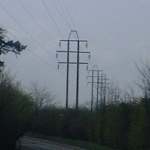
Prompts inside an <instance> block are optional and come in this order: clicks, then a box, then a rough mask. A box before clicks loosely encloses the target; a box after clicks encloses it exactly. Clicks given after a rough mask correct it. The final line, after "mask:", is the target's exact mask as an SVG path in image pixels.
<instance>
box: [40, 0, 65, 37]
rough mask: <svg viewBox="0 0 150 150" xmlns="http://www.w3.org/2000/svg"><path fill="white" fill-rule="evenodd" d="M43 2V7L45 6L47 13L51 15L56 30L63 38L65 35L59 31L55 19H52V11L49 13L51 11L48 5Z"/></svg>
mask: <svg viewBox="0 0 150 150" xmlns="http://www.w3.org/2000/svg"><path fill="white" fill-rule="evenodd" d="M41 1H42V3H43V5H44V7H45V9H46V11H47V13H48V14H49V16H50V18H51V19H52V21H53V23H54V25H55V26H56V28H57V30H58V32H59V34H60V35H61V36H62V37H63V34H62V33H61V31H60V29H59V27H58V25H57V23H56V22H55V20H54V18H53V17H52V15H51V13H50V11H49V9H48V7H47V5H46V3H45V2H44V0H41Z"/></svg>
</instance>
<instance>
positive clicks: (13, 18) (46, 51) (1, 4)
mask: <svg viewBox="0 0 150 150" xmlns="http://www.w3.org/2000/svg"><path fill="white" fill-rule="evenodd" d="M0 6H1V7H2V8H3V9H4V11H5V12H6V13H7V14H8V15H9V16H10V17H11V18H12V19H13V20H14V21H15V22H16V24H17V25H18V26H19V27H20V28H21V29H22V30H23V31H24V32H25V33H26V34H27V35H28V36H29V37H30V38H31V39H32V40H33V41H34V42H35V43H37V44H38V45H39V47H41V48H42V49H43V50H44V51H46V52H48V51H47V50H46V49H45V48H44V47H43V45H41V44H40V43H38V41H37V40H36V39H35V38H34V37H32V36H31V35H30V34H29V33H28V32H27V31H26V30H25V29H24V28H23V27H22V26H21V24H20V23H19V22H18V21H17V20H16V19H15V18H14V17H13V16H12V15H11V14H10V13H9V12H8V11H7V10H6V9H5V7H3V5H2V4H1V3H0ZM48 53H49V54H50V55H51V53H50V52H48ZM52 58H53V57H52ZM53 59H54V58H53Z"/></svg>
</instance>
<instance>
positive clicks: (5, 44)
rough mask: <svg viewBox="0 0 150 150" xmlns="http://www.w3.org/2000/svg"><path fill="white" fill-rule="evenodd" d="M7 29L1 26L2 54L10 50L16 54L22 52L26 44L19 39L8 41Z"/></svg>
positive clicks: (0, 44) (0, 48) (0, 49)
mask: <svg viewBox="0 0 150 150" xmlns="http://www.w3.org/2000/svg"><path fill="white" fill-rule="evenodd" d="M5 33H6V30H4V29H2V28H0V55H1V54H7V53H8V52H13V53H15V54H20V52H21V51H23V50H24V49H25V48H26V46H24V45H22V44H21V43H20V42H19V41H16V42H14V41H12V40H11V41H6V40H5Z"/></svg>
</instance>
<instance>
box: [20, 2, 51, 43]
mask: <svg viewBox="0 0 150 150" xmlns="http://www.w3.org/2000/svg"><path fill="white" fill-rule="evenodd" d="M17 1H18V2H19V3H20V5H21V6H22V8H23V9H24V10H25V11H26V12H27V14H28V15H29V16H30V17H31V18H32V19H33V20H34V22H35V23H36V24H37V26H38V27H39V28H40V29H41V30H42V32H44V34H45V35H46V36H47V37H48V38H49V39H50V40H52V38H51V37H50V36H49V35H48V34H47V32H46V31H45V30H44V29H43V28H42V27H41V25H40V24H39V23H38V22H37V21H36V20H35V18H34V17H33V16H32V15H31V13H30V12H29V11H28V10H27V8H26V7H25V6H24V5H23V3H22V2H21V1H20V0H17Z"/></svg>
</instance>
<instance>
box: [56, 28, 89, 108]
mask: <svg viewBox="0 0 150 150" xmlns="http://www.w3.org/2000/svg"><path fill="white" fill-rule="evenodd" d="M74 33H75V34H76V39H71V35H72V34H74ZM60 42H67V51H66V50H61V51H57V52H63V53H67V61H66V62H58V63H59V64H67V76H66V109H68V98H69V97H68V93H69V64H76V65H77V75H76V110H78V103H79V66H80V64H88V63H87V62H80V53H88V54H89V53H90V52H85V51H80V43H81V42H85V43H86V46H87V40H79V36H78V33H77V31H76V30H71V32H70V34H69V37H68V40H60ZM71 42H75V43H77V50H76V51H75V50H70V45H71ZM70 53H76V54H77V61H76V62H71V61H70V59H69V56H70Z"/></svg>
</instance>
